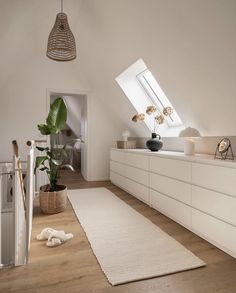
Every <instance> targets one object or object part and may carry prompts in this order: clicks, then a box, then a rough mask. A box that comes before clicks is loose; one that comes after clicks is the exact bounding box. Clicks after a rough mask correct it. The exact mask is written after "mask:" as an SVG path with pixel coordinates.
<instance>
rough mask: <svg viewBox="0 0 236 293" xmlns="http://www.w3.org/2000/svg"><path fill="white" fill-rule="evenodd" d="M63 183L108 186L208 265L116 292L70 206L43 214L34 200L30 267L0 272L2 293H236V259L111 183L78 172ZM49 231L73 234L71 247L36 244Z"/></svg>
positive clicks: (123, 288) (125, 287) (77, 186)
mask: <svg viewBox="0 0 236 293" xmlns="http://www.w3.org/2000/svg"><path fill="white" fill-rule="evenodd" d="M60 183H66V184H67V186H68V188H71V189H76V188H91V187H100V186H102V187H107V188H108V189H109V190H110V191H112V192H113V193H114V194H116V195H117V196H118V197H119V198H121V199H122V200H123V201H125V202H126V203H127V204H128V205H130V206H132V208H134V209H135V210H137V211H138V212H139V213H141V214H142V215H144V216H145V217H147V218H148V219H150V220H151V221H152V222H153V223H155V224H157V225H158V226H159V227H160V228H161V229H163V230H164V231H165V232H167V233H168V234H169V235H171V236H172V237H173V238H175V239H176V240H177V241H179V242H180V243H181V244H183V245H184V246H185V247H186V248H188V249H189V250H191V251H192V252H193V253H195V254H196V255H197V256H198V257H200V258H201V259H202V260H203V261H205V262H206V263H207V266H206V267H204V268H200V269H196V270H190V271H186V272H181V273H177V274H173V275H168V276H163V277H159V278H153V279H148V280H143V281H138V282H133V283H129V284H125V285H120V286H116V287H112V286H111V285H110V284H109V283H108V282H107V280H106V278H105V276H104V274H103V272H102V270H101V268H100V266H99V265H98V263H97V260H96V258H95V256H94V254H93V251H92V249H91V247H90V244H89V242H88V240H87V238H86V235H85V233H84V231H83V229H82V228H81V226H80V224H79V223H78V221H77V218H76V216H75V215H74V212H73V210H72V208H71V205H70V204H69V203H68V206H67V209H66V211H65V212H63V213H60V214H55V215H44V214H41V213H40V210H39V207H38V201H37V200H36V201H35V213H34V219H33V231H32V243H31V251H30V261H29V264H28V265H26V266H24V267H18V268H10V269H5V270H1V271H0V292H2V293H6V292H30V293H31V292H32V293H33V292H37V293H38V292H40V293H41V292H42V293H47V292H48V293H54V292H57V293H60V292H63V293H70V292H71V293H77V292H83V293H93V292H96V293H100V292H101V293H108V292H111V293H113V292H114V293H116V292H118V293H119V292H122V293H136V292H137V293H144V292H145V293H151V292H155V293H156V292H160V293H165V292H171V293H185V292H186V293H192V292H194V293H203V292H204V293H215V292H222V293H231V292H232V293H233V292H236V282H235V276H236V260H235V259H234V258H232V257H230V256H229V255H227V254H226V253H224V252H222V251H221V250H219V249H217V248H216V247H214V246H213V245H211V244H209V243H208V242H206V241H204V240H203V239H201V238H200V237H198V236H196V235H195V234H193V233H192V232H190V231H188V230H187V229H185V228H184V227H182V226H180V225H178V224H177V223H175V222H174V221H172V220H170V219H169V218H167V217H165V216H164V215H162V214H161V213H159V212H157V211H155V210H154V209H152V208H150V207H149V206H147V205H146V204H144V203H142V202H140V201H139V200H137V199H136V198H134V197H132V196H131V195H129V194H128V193H126V192H125V191H123V190H121V189H120V188H118V187H116V186H114V185H113V184H111V183H110V182H109V181H103V182H101V181H100V182H86V181H85V180H84V179H83V178H82V176H81V175H80V173H78V172H77V173H71V172H68V171H63V178H61V180H60ZM45 227H52V228H55V229H63V230H65V231H66V232H72V233H73V234H74V239H73V240H71V241H69V242H68V243H66V244H64V245H62V246H59V247H56V248H48V247H46V246H45V242H44V241H42V242H40V241H37V240H35V237H36V235H37V234H38V233H39V232H40V231H41V230H42V229H43V228H45Z"/></svg>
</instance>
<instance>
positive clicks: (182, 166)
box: [150, 156, 191, 182]
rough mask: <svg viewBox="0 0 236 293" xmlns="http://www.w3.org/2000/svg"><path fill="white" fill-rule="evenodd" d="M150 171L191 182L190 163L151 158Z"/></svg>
mask: <svg viewBox="0 0 236 293" xmlns="http://www.w3.org/2000/svg"><path fill="white" fill-rule="evenodd" d="M150 171H151V172H154V173H157V174H160V175H165V176H169V177H172V178H175V179H179V180H183V181H187V182H189V181H190V180H191V163H190V162H186V161H181V160H176V159H167V158H161V157H154V156H152V157H150Z"/></svg>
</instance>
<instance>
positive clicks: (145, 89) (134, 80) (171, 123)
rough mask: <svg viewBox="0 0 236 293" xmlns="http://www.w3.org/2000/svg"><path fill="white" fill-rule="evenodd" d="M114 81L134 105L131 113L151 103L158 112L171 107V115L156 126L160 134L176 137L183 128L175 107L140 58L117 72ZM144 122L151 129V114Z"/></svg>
mask: <svg viewBox="0 0 236 293" xmlns="http://www.w3.org/2000/svg"><path fill="white" fill-rule="evenodd" d="M116 81H117V83H118V84H119V86H120V87H121V89H122V90H123V92H124V94H125V95H126V97H127V98H128V99H129V101H130V103H131V104H132V106H133V107H134V112H133V114H136V113H144V112H145V110H146V108H147V107H148V106H152V105H154V106H156V107H157V109H158V110H159V112H160V113H162V111H163V108H165V107H169V106H170V107H172V109H173V114H171V117H166V119H165V122H164V124H162V125H161V127H159V128H158V133H159V134H160V135H161V136H165V137H176V136H178V135H179V132H180V131H181V130H183V129H184V125H183V123H182V121H181V119H180V117H179V115H178V114H177V113H176V110H175V108H174V107H173V105H172V104H171V102H170V101H169V99H168V98H167V96H166V95H165V93H164V92H163V90H162V89H161V87H160V86H159V84H158V83H157V81H156V79H155V77H154V76H153V75H152V73H151V72H150V70H149V69H148V68H147V66H146V64H145V63H144V61H143V60H142V59H138V60H137V61H136V62H135V63H133V64H131V65H130V66H129V67H128V68H127V69H125V70H124V71H123V72H122V73H121V74H119V76H117V77H116ZM144 124H146V126H147V127H148V129H149V130H150V131H152V130H153V119H152V116H149V115H146V118H145V120H144Z"/></svg>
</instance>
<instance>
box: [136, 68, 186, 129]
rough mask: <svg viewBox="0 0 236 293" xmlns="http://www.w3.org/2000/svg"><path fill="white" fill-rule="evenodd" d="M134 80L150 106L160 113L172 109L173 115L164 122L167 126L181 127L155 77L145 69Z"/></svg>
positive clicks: (179, 120) (180, 122)
mask: <svg viewBox="0 0 236 293" xmlns="http://www.w3.org/2000/svg"><path fill="white" fill-rule="evenodd" d="M136 78H137V80H138V82H139V83H140V85H141V87H142V88H143V90H144V92H145V94H146V95H147V97H148V98H149V100H150V104H154V105H155V106H156V107H157V109H159V111H160V112H162V110H163V109H164V108H165V107H168V106H170V107H172V108H173V110H174V111H173V114H172V115H171V116H169V117H166V122H167V124H168V126H170V127H173V126H180V125H182V124H183V123H182V121H181V119H180V118H179V116H178V114H177V113H176V111H175V109H174V107H173V106H172V104H171V103H170V101H169V99H168V98H167V96H166V95H165V93H164V92H163V90H162V89H161V87H160V86H159V84H158V82H157V81H156V79H155V77H154V76H153V75H152V73H151V71H150V70H148V69H145V70H144V71H142V72H141V73H139V74H137V75H136Z"/></svg>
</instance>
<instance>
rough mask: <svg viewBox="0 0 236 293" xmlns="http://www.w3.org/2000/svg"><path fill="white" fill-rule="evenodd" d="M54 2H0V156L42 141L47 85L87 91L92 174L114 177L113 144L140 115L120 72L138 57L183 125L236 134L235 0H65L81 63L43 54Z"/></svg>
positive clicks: (139, 130)
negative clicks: (16, 146) (40, 127)
mask: <svg viewBox="0 0 236 293" xmlns="http://www.w3.org/2000/svg"><path fill="white" fill-rule="evenodd" d="M59 6H60V3H59V1H57V0H51V1H48V0H41V1H38V0H11V1H5V0H0V10H1V19H0V37H1V46H0V68H1V70H0V93H1V96H0V132H1V143H0V161H2V160H8V159H9V158H11V153H12V151H11V145H10V143H11V140H12V139H17V140H18V141H19V142H20V146H21V149H22V146H23V145H24V144H25V142H26V140H28V139H34V138H38V131H37V129H36V125H37V124H38V123H39V122H42V121H44V119H45V117H46V89H47V88H55V89H63V90H66V89H68V90H70V91H71V90H75V91H80V90H89V91H91V92H92V93H93V95H92V99H91V111H90V117H91V121H90V122H91V123H90V126H89V127H90V128H91V146H90V148H91V149H90V152H91V154H90V158H91V166H93V167H92V168H91V178H92V179H105V178H108V167H109V147H110V146H114V145H115V141H116V140H117V139H118V138H119V137H120V135H121V133H122V131H123V130H125V129H129V130H131V134H132V135H133V136H144V137H147V136H149V131H148V130H147V129H146V127H145V125H142V124H134V123H133V122H131V117H132V116H133V114H134V113H135V112H136V111H135V109H134V108H133V106H132V105H131V104H130V102H129V101H128V99H127V98H126V96H125V95H124V93H123V92H122V90H121V89H120V87H119V86H118V84H117V83H116V82H115V78H116V77H117V76H118V75H119V74H120V73H121V72H122V71H123V70H124V69H126V68H127V67H128V66H129V65H131V64H132V63H134V62H135V61H136V60H137V59H139V58H143V60H144V62H145V63H146V65H147V66H148V68H149V69H150V70H151V71H152V73H153V74H154V76H155V77H156V79H157V81H158V83H159V84H160V86H161V87H162V89H163V90H164V92H165V93H166V95H167V96H168V98H169V99H170V101H171V103H172V104H173V106H174V107H175V108H176V110H177V112H178V113H179V115H180V117H181V118H182V120H183V122H184V124H186V125H190V126H192V127H196V128H197V129H199V131H200V132H201V134H202V135H204V136H208V135H209V136H212V135H216V136H217V135H235V134H236V128H235V125H236V115H235V108H236V99H235V96H236V87H235V84H236V58H235V52H236V35H235V28H236V18H235V9H236V2H235V1H234V0H225V1H222V0H207V1H205V0H199V1H196V0H178V1H173V0H165V1H162V0H148V1H143V0H119V1H118V0H99V1H97V0H67V1H64V6H65V11H66V12H67V13H68V16H69V23H70V26H71V29H72V31H73V32H74V34H75V37H76V40H77V43H78V59H76V60H75V61H72V62H68V63H58V62H54V61H51V60H49V59H47V58H46V57H45V50H46V43H47V37H48V34H49V32H50V30H51V28H52V26H53V23H54V20H55V16H56V13H57V12H58V10H59Z"/></svg>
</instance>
